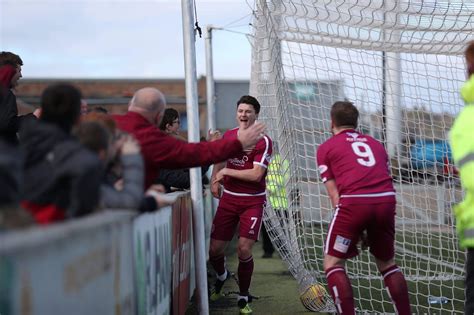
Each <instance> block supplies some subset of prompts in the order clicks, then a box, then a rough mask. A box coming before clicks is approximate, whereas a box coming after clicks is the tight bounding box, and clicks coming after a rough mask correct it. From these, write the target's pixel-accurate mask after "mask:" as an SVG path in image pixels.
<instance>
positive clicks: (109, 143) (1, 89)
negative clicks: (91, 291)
mask: <svg viewBox="0 0 474 315" xmlns="http://www.w3.org/2000/svg"><path fill="white" fill-rule="evenodd" d="M22 65H23V61H22V60H21V58H20V57H19V56H18V55H16V54H14V53H11V52H1V53H0V175H1V176H0V230H2V229H9V228H16V227H21V226H27V225H30V224H49V223H53V222H58V221H62V220H66V219H70V218H75V217H80V216H84V215H87V214H90V213H92V212H95V211H98V210H100V209H131V210H136V211H140V212H146V211H154V210H156V209H159V208H160V207H162V206H164V205H166V204H167V201H168V200H169V198H166V197H165V195H164V193H165V192H166V191H168V192H169V191H171V189H172V188H171V187H176V188H178V189H186V188H189V171H188V170H187V169H188V168H190V167H196V166H204V169H203V172H205V171H206V170H207V167H208V166H209V165H211V164H214V163H216V162H221V161H224V160H226V159H227V158H228V157H230V156H232V155H233V154H235V153H237V152H241V151H242V150H244V149H248V148H250V147H252V146H253V145H255V143H256V142H257V141H258V140H259V139H260V138H261V136H262V133H263V131H264V126H263V125H260V124H257V125H256V126H254V127H253V128H249V129H248V130H247V131H246V132H242V133H240V134H239V137H238V139H232V140H229V139H220V134H218V133H213V134H212V135H211V136H210V139H209V141H202V142H199V143H188V142H186V141H185V140H184V139H181V138H179V137H178V136H177V130H178V129H176V127H177V128H179V115H176V113H175V112H173V110H171V109H166V99H165V96H164V95H163V94H162V93H161V92H160V91H159V90H157V89H154V88H150V87H145V88H142V89H140V90H138V91H136V93H135V94H134V95H133V97H132V99H131V100H130V103H129V108H128V112H127V113H126V114H125V115H110V114H109V113H107V110H106V109H103V108H99V109H91V108H89V107H88V105H87V103H86V102H85V100H84V99H83V98H82V94H81V91H80V90H79V89H78V88H77V87H75V86H73V85H71V84H67V83H61V84H52V85H50V86H48V87H47V88H46V89H45V90H44V91H43V93H42V95H41V100H40V107H39V108H38V109H37V110H35V111H34V112H33V113H31V114H28V115H25V116H18V111H17V104H16V96H15V91H14V89H15V87H16V86H17V84H18V81H19V79H20V78H21V67H22ZM171 112H172V113H173V115H175V116H173V117H174V118H173V119H172V121H169V120H168V116H169V115H168V114H169V113H171ZM163 117H166V119H165V120H164V121H163V123H164V124H163V123H162V120H163ZM160 123H161V126H164V128H163V127H162V128H161V129H163V130H160V128H159V126H160ZM175 125H178V126H175ZM180 169H182V170H180ZM166 173H168V174H170V173H171V174H175V175H178V174H179V175H182V176H181V177H182V179H183V178H184V179H185V180H182V182H184V183H177V182H176V181H174V182H173V181H169V180H165V181H164V180H161V179H160V177H163V174H166ZM165 177H166V178H169V177H170V176H165ZM172 177H173V176H171V178H172ZM175 177H177V176H175ZM178 177H179V176H178ZM158 183H162V184H158ZM163 184H164V185H163Z"/></svg>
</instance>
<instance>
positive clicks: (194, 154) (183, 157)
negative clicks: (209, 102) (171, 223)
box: [114, 88, 265, 188]
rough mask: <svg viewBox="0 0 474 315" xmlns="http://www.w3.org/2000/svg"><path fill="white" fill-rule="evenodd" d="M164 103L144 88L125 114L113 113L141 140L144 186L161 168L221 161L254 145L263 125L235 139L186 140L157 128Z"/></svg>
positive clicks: (151, 91) (134, 98)
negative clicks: (213, 140)
mask: <svg viewBox="0 0 474 315" xmlns="http://www.w3.org/2000/svg"><path fill="white" fill-rule="evenodd" d="M165 105H166V101H165V97H164V95H163V94H162V93H161V92H160V91H159V90H157V89H154V88H143V89H141V90H138V91H137V92H136V93H135V94H134V96H133V98H132V100H131V101H130V105H129V108H128V112H127V113H126V114H125V115H115V116H114V119H115V121H116V122H117V124H118V127H119V128H120V129H121V130H123V131H126V132H128V133H130V134H132V135H133V136H134V137H135V138H136V139H137V140H138V142H139V143H140V146H141V148H142V154H143V158H144V160H145V188H148V187H150V186H151V185H152V183H153V182H154V180H155V179H156V176H157V174H158V171H159V169H161V168H169V169H171V168H173V169H176V168H186V167H195V166H200V165H206V164H212V163H215V162H219V161H223V160H225V159H226V158H228V157H230V156H232V155H234V154H237V153H239V152H241V151H242V149H248V148H250V147H251V146H253V145H254V144H255V143H256V142H257V141H258V140H259V139H260V138H261V137H262V136H263V131H264V129H265V126H264V125H262V124H258V123H257V124H255V125H254V126H252V127H250V128H248V129H247V130H245V131H243V132H241V133H239V135H238V138H237V139H222V140H218V141H215V142H200V143H187V142H184V141H180V140H178V139H176V138H173V137H170V136H168V135H167V134H165V133H164V132H162V131H161V130H159V129H158V127H157V125H158V124H159V123H160V122H161V120H162V117H163V113H164V110H165Z"/></svg>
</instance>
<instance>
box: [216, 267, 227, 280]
mask: <svg viewBox="0 0 474 315" xmlns="http://www.w3.org/2000/svg"><path fill="white" fill-rule="evenodd" d="M217 279H218V280H219V281H224V280H225V279H227V269H226V270H225V272H224V273H223V274H221V275H220V276H219V275H217Z"/></svg>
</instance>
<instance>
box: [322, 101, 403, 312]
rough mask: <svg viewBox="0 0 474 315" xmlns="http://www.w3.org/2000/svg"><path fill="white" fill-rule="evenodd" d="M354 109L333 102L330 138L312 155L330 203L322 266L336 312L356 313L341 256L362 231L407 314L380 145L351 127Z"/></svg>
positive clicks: (391, 192)
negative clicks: (396, 258)
mask: <svg viewBox="0 0 474 315" xmlns="http://www.w3.org/2000/svg"><path fill="white" fill-rule="evenodd" d="M358 118H359V112H358V110H357V108H356V107H355V106H354V105H353V104H352V103H350V102H336V103H334V105H333V106H332V108H331V132H332V134H333V137H331V138H330V139H329V140H327V141H326V142H324V143H323V144H321V145H320V146H319V148H318V150H317V154H316V159H317V163H318V167H319V173H320V176H321V180H322V182H323V183H324V185H325V186H326V189H327V192H328V195H329V198H330V200H331V203H332V205H333V207H334V208H335V212H334V216H333V218H332V220H331V224H330V225H329V230H328V233H327V236H326V242H325V244H324V271H325V273H326V279H327V282H328V287H329V291H330V293H331V296H332V297H333V299H334V303H335V305H336V308H337V311H338V313H340V314H355V310H354V298H353V293H352V286H351V283H350V281H349V278H348V277H347V274H346V271H345V261H346V259H349V258H352V257H354V256H356V255H357V254H358V252H357V247H356V245H357V242H358V241H359V239H360V238H361V236H362V235H363V234H364V233H365V232H366V233H367V238H366V242H367V244H366V245H368V246H369V248H370V253H371V254H372V255H373V256H374V257H375V262H376V265H377V267H378V269H379V271H380V273H381V275H382V277H383V280H384V283H385V286H386V288H387V290H388V292H389V296H390V297H391V299H392V301H393V303H394V304H395V307H396V310H397V312H396V313H398V314H401V315H404V314H411V311H410V301H409V298H408V289H407V284H406V281H405V277H404V276H403V274H402V272H401V271H400V269H399V268H398V266H397V265H396V264H395V261H394V254H395V250H394V243H395V208H396V199H395V196H396V195H395V189H394V187H393V182H392V177H391V175H390V169H389V158H388V155H387V152H386V151H385V148H384V147H383V145H382V144H381V143H380V142H378V141H377V140H375V139H374V138H372V137H370V136H368V135H364V134H361V133H360V132H358V131H357V130H356V128H357V123H358Z"/></svg>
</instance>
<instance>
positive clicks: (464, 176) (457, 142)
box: [450, 42, 474, 315]
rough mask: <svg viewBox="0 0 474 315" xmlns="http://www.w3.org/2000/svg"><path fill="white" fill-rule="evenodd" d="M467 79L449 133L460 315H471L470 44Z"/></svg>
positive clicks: (473, 60) (473, 87)
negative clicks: (461, 251) (461, 263)
mask: <svg viewBox="0 0 474 315" xmlns="http://www.w3.org/2000/svg"><path fill="white" fill-rule="evenodd" d="M465 58H466V63H467V75H468V78H467V80H466V82H465V83H464V85H463V86H462V88H461V96H462V98H463V100H464V102H465V104H466V106H464V108H463V110H462V111H461V113H459V115H458V117H457V118H456V120H455V121H454V124H453V127H452V128H451V132H450V138H451V139H450V140H451V149H452V153H453V159H454V163H455V164H456V167H457V169H458V171H459V177H460V179H461V185H462V187H463V188H464V192H465V195H464V200H463V201H462V202H461V203H460V204H458V205H456V206H455V207H454V213H455V216H456V230H457V234H458V237H459V242H460V244H461V247H463V248H466V249H467V257H466V300H465V304H464V314H466V315H467V314H474V233H473V232H474V176H473V174H474V140H473V135H474V124H473V122H474V42H470V43H469V44H468V46H467V49H466V51H465Z"/></svg>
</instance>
